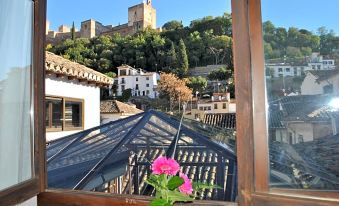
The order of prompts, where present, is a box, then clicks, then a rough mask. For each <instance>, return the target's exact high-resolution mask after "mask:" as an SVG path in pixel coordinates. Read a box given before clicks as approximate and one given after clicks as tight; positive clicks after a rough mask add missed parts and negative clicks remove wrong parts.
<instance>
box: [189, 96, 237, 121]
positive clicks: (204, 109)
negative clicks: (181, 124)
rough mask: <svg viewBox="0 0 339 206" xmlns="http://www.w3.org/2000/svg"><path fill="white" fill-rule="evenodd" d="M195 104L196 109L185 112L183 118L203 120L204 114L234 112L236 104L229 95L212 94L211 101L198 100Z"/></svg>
mask: <svg viewBox="0 0 339 206" xmlns="http://www.w3.org/2000/svg"><path fill="white" fill-rule="evenodd" d="M189 104H190V103H189ZM189 104H188V105H189ZM195 104H196V107H193V108H192V109H190V108H189V109H188V110H187V111H186V113H185V118H189V119H195V120H203V119H204V116H205V115H206V114H225V113H235V112H236V103H235V100H234V99H231V98H230V93H214V94H213V96H212V97H211V99H200V100H198V102H195Z"/></svg>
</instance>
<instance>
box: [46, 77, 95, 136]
mask: <svg viewBox="0 0 339 206" xmlns="http://www.w3.org/2000/svg"><path fill="white" fill-rule="evenodd" d="M45 88H46V89H45V90H46V96H48V95H51V96H60V97H70V98H76V99H83V100H84V129H89V128H92V127H95V126H98V125H100V88H99V87H96V86H91V85H88V84H86V83H80V82H79V81H78V80H68V79H67V77H66V78H57V77H56V76H55V75H51V76H46V85H45ZM75 132H78V131H63V132H47V133H46V138H47V140H48V141H49V140H52V139H55V138H60V137H63V136H67V135H70V134H72V133H75Z"/></svg>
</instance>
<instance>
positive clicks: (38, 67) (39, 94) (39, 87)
mask: <svg viewBox="0 0 339 206" xmlns="http://www.w3.org/2000/svg"><path fill="white" fill-rule="evenodd" d="M32 2H33V4H34V5H33V9H34V11H33V28H32V31H33V59H32V64H33V70H32V71H33V72H32V79H33V83H32V86H33V90H34V92H33V96H32V98H33V102H34V104H33V107H34V108H33V111H34V117H33V121H34V126H33V131H34V132H33V140H34V145H33V147H32V149H33V148H34V150H33V151H32V152H33V165H32V167H33V168H34V173H33V177H32V178H31V179H30V180H27V181H25V182H22V183H19V184H17V185H14V186H12V187H9V188H7V189H5V190H2V191H0V200H1V205H14V204H18V203H20V202H23V201H25V200H27V199H29V198H31V197H33V196H35V195H37V194H39V193H41V192H43V191H44V189H45V183H46V181H45V178H46V176H45V174H46V168H45V161H46V160H45V155H44V151H45V144H46V142H45V129H44V128H45V118H44V117H45V116H44V114H45V111H44V107H45V106H44V104H45V100H44V96H45V95H44V93H45V81H44V79H45V73H44V71H45V68H44V66H45V64H44V59H45V52H44V48H45V46H44V44H45V31H46V29H45V19H46V1H45V0H32Z"/></svg>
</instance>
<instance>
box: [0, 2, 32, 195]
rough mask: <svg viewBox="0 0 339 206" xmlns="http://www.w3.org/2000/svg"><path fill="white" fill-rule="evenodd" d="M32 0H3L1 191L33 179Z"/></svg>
mask: <svg viewBox="0 0 339 206" xmlns="http://www.w3.org/2000/svg"><path fill="white" fill-rule="evenodd" d="M32 17H33V2H32V1H31V0H1V1H0V25H1V26H0V56H1V64H0V114H1V115H0V177H1V181H0V190H3V189H6V188H8V187H11V186H13V185H15V184H18V183H20V182H23V181H25V180H28V179H30V178H32V176H33V167H32V153H33V151H32V145H33V138H32V137H33V135H32V134H33V130H32V121H31V118H32V107H31V106H32V105H31V102H32V98H31V94H32V89H31V88H32V87H31V86H32V85H31V81H32V78H31V77H32V76H31V71H32V33H33V31H32V28H33V24H32V23H33V18H32Z"/></svg>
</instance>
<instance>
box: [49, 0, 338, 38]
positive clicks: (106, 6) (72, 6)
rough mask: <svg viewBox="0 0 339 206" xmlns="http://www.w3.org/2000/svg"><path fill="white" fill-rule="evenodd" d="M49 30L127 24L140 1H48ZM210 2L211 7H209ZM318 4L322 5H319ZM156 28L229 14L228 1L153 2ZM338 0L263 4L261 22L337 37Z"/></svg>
mask: <svg viewBox="0 0 339 206" xmlns="http://www.w3.org/2000/svg"><path fill="white" fill-rule="evenodd" d="M47 1H48V10H47V16H48V20H49V21H50V24H51V25H50V26H51V28H52V29H53V30H57V28H58V26H60V25H61V24H66V25H72V22H73V21H74V22H75V25H76V27H77V28H79V27H80V23H81V21H84V20H87V19H95V20H97V21H99V22H101V23H103V24H104V25H110V24H112V25H119V24H124V23H127V21H128V20H127V9H128V7H130V6H133V5H136V4H138V3H141V2H142V0H47ZM212 2H213V3H212ZM320 3H321V4H320ZM153 6H154V7H155V8H156V10H157V27H161V26H162V25H163V24H164V23H166V22H168V21H170V20H182V21H183V24H184V25H185V26H187V25H189V23H190V22H191V21H192V20H194V19H198V18H201V17H204V16H220V15H222V14H223V13H224V12H229V13H230V12H231V3H230V0H153ZM338 8H339V0H322V1H319V0H262V18H263V20H264V21H266V20H270V21H272V22H273V24H275V25H276V26H281V27H290V26H294V27H298V28H305V29H308V30H310V31H313V32H316V31H317V29H318V28H319V27H320V26H326V27H327V28H328V29H333V30H334V31H335V32H336V33H337V34H339V24H338V20H339V12H338Z"/></svg>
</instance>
